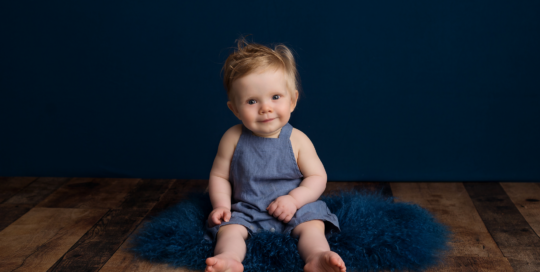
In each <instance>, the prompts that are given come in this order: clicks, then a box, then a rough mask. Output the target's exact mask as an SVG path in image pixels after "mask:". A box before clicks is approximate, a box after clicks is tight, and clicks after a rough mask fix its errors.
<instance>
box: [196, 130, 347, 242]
mask: <svg viewBox="0 0 540 272" xmlns="http://www.w3.org/2000/svg"><path fill="white" fill-rule="evenodd" d="M292 130H293V127H292V126H291V125H290V124H289V123H287V124H286V125H285V126H283V128H282V129H281V132H280V134H279V137H278V138H265V137H259V136H256V135H254V134H253V133H252V132H251V131H250V130H249V129H247V128H246V127H245V126H244V125H242V135H241V136H240V139H239V140H238V144H237V145H236V150H235V151H234V155H233V158H232V161H231V166H230V172H229V179H230V181H231V184H232V191H233V196H232V206H231V219H230V220H229V222H224V221H222V223H221V224H220V225H217V226H214V227H212V228H210V227H208V221H207V222H206V224H207V225H206V229H207V232H206V234H205V236H204V238H205V239H207V240H213V239H216V235H217V232H218V230H219V227H221V226H225V225H229V224H240V225H243V226H245V227H246V228H247V230H248V233H249V235H250V236H252V235H253V234H254V233H255V232H258V231H262V230H267V231H271V232H275V231H277V232H281V233H285V234H290V233H291V231H292V230H293V229H294V228H295V227H296V226H298V225H299V224H301V223H304V222H306V221H310V220H314V219H320V220H323V221H324V222H325V232H326V235H327V236H328V234H329V233H330V231H331V230H334V232H336V231H337V232H339V231H340V228H339V222H338V219H337V217H336V215H335V214H333V213H331V212H330V210H329V209H328V207H327V206H326V203H325V202H323V201H322V200H317V201H315V202H312V203H308V204H306V205H304V206H302V207H300V209H298V210H297V211H296V213H295V214H294V216H293V217H292V219H291V221H289V222H288V223H283V222H282V221H279V220H278V219H277V218H275V217H273V216H271V215H270V214H269V213H268V211H267V210H266V208H267V207H268V205H270V203H271V202H272V201H274V200H275V199H276V198H278V197H280V196H283V195H287V194H288V193H289V192H290V191H292V190H293V189H295V188H297V187H298V186H299V185H300V182H302V177H303V175H302V173H301V172H300V169H299V168H298V164H297V163H296V160H295V158H294V153H293V149H292V145H291V140H290V136H291V132H292Z"/></svg>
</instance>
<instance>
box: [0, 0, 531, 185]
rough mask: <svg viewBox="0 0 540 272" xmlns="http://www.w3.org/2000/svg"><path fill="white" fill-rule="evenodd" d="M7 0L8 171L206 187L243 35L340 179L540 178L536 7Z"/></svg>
mask: <svg viewBox="0 0 540 272" xmlns="http://www.w3.org/2000/svg"><path fill="white" fill-rule="evenodd" d="M328 3H329V2H328V1H240V2H238V3H233V2H230V1H178V0H177V1H131V0H130V1H62V2H56V1H35V0H34V1H3V2H2V3H1V4H0V31H1V32H0V34H1V36H0V40H1V43H0V49H1V50H0V72H1V74H0V79H1V82H0V105H1V107H0V130H1V132H0V176H79V177H82V176H86V177H141V178H202V179H206V178H208V174H209V171H210V168H211V166H212V162H213V159H214V156H215V153H216V151H217V146H218V143H219V140H220V138H221V136H222V135H223V133H224V132H225V131H226V130H227V129H228V128H229V127H231V126H233V125H234V124H237V123H239V121H238V120H237V119H236V118H235V117H234V115H233V114H232V113H231V112H230V111H229V110H228V108H227V106H226V101H227V96H226V94H225V90H224V89H223V87H222V81H221V76H220V69H221V66H222V64H223V62H224V60H225V59H226V58H227V55H228V54H229V53H230V52H231V50H232V49H231V48H232V47H233V46H234V45H235V44H234V40H235V39H236V38H238V37H239V36H240V35H242V34H243V35H246V34H252V36H250V37H248V39H249V40H253V41H254V42H257V43H262V44H267V45H270V44H272V43H284V44H286V45H287V46H289V47H290V48H292V49H293V50H294V51H295V52H296V54H297V61H298V69H299V72H300V76H301V79H302V83H303V88H304V92H305V95H304V96H301V98H300V101H299V104H298V107H297V109H296V111H295V112H294V113H293V115H292V118H291V120H290V123H291V124H292V125H293V126H294V127H296V128H298V129H300V130H302V131H303V132H305V133H306V134H307V135H308V136H309V137H310V138H311V140H312V141H313V143H314V144H315V148H316V149H317V152H318V154H319V156H320V158H321V160H322V162H323V163H324V165H325V167H326V171H327V173H328V176H329V179H330V180H371V181H373V180H385V181H405V180H407V181H447V180H456V181H461V180H497V181H504V180H506V181H517V180H522V181H525V180H536V181H538V180H540V144H539V142H538V140H539V139H540V91H539V90H540V50H539V48H540V1H502V0H490V1H488V0H482V1H470V0H467V1H463V0H458V1H455V0H453V1H400V0H390V1H348V2H347V3H346V4H345V3H342V4H339V3H337V2H332V4H331V5H329V4H328Z"/></svg>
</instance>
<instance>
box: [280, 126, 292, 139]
mask: <svg viewBox="0 0 540 272" xmlns="http://www.w3.org/2000/svg"><path fill="white" fill-rule="evenodd" d="M292 130H293V126H292V125H291V124H289V123H287V124H285V125H284V126H283V127H282V128H281V132H280V133H279V139H280V140H281V141H283V140H285V141H288V140H289V138H291V133H292Z"/></svg>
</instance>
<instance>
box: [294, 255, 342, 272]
mask: <svg viewBox="0 0 540 272" xmlns="http://www.w3.org/2000/svg"><path fill="white" fill-rule="evenodd" d="M306 261H307V263H306V265H305V266H304V271H306V272H320V271H325V272H345V271H346V270H347V268H346V267H345V263H344V262H343V260H342V259H341V257H340V256H339V255H338V254H337V253H335V252H333V251H323V252H319V253H316V254H315V255H313V256H310V257H308V259H307V260H306Z"/></svg>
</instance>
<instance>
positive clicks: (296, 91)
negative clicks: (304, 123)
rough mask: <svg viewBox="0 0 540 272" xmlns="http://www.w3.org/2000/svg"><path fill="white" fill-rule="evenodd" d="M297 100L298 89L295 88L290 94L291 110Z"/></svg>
mask: <svg viewBox="0 0 540 272" xmlns="http://www.w3.org/2000/svg"><path fill="white" fill-rule="evenodd" d="M297 102H298V90H295V91H294V93H293V95H292V96H291V112H293V111H294V109H295V108H296V103H297Z"/></svg>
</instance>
